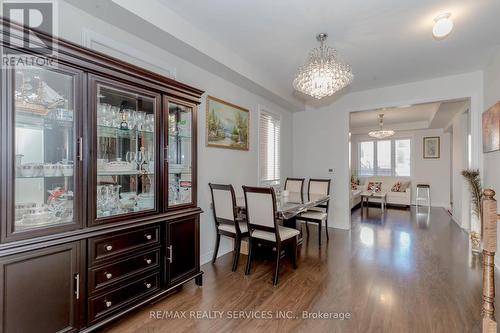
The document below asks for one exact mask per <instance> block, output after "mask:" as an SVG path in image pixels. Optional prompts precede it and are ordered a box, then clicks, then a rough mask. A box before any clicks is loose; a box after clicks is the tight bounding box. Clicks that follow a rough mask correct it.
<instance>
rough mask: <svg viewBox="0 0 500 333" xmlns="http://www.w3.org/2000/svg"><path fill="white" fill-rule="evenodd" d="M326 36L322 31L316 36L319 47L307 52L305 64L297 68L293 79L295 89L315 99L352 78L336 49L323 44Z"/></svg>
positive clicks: (342, 86) (338, 88) (336, 89)
mask: <svg viewBox="0 0 500 333" xmlns="http://www.w3.org/2000/svg"><path fill="white" fill-rule="evenodd" d="M327 37H328V35H327V34H324V33H321V34H319V35H318V36H317V37H316V38H317V39H318V41H319V42H320V43H321V45H320V47H317V48H314V49H313V50H312V51H311V52H310V53H309V56H308V58H307V62H306V64H305V65H304V66H302V67H300V68H299V70H298V72H297V75H296V76H295V79H294V80H293V87H294V88H295V89H296V90H298V91H300V92H303V93H304V94H307V95H310V96H312V97H315V98H317V99H320V98H323V97H326V96H331V95H333V94H335V93H336V92H337V91H339V90H341V89H343V88H345V87H346V86H348V85H349V84H351V82H352V79H353V74H352V70H351V66H349V65H347V64H344V63H342V62H341V61H340V60H339V59H338V56H337V51H336V50H335V49H333V48H331V47H329V46H326V45H325V40H326V38H327Z"/></svg>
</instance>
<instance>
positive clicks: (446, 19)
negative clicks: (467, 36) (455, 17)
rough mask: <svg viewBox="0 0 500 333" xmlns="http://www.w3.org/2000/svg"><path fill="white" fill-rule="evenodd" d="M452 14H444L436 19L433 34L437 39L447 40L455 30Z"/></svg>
mask: <svg viewBox="0 0 500 333" xmlns="http://www.w3.org/2000/svg"><path fill="white" fill-rule="evenodd" d="M450 17H451V14H450V13H443V14H440V15H438V16H436V17H435V18H434V27H433V28H432V34H433V35H434V38H436V39H444V38H446V37H447V36H448V35H449V34H450V33H451V31H452V30H453V21H452V20H451V19H450Z"/></svg>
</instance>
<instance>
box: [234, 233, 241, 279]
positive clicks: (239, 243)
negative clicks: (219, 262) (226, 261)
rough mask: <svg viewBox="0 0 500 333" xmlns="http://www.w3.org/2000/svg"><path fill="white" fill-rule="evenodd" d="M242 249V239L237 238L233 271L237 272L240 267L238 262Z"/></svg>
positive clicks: (235, 240)
mask: <svg viewBox="0 0 500 333" xmlns="http://www.w3.org/2000/svg"><path fill="white" fill-rule="evenodd" d="M240 248H241V238H238V237H236V238H235V239H234V258H233V269H232V271H233V272H234V271H236V268H237V267H238V260H239V259H240Z"/></svg>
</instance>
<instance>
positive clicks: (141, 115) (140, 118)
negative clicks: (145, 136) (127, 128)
mask: <svg viewBox="0 0 500 333" xmlns="http://www.w3.org/2000/svg"><path fill="white" fill-rule="evenodd" d="M145 120H146V112H144V111H136V121H137V130H138V131H142V130H143V127H144V123H145Z"/></svg>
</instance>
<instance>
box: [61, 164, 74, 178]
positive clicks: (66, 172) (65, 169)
mask: <svg viewBox="0 0 500 333" xmlns="http://www.w3.org/2000/svg"><path fill="white" fill-rule="evenodd" d="M61 171H62V174H63V176H66V177H71V176H73V164H62V165H61Z"/></svg>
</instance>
